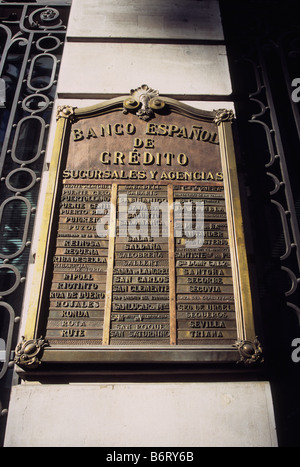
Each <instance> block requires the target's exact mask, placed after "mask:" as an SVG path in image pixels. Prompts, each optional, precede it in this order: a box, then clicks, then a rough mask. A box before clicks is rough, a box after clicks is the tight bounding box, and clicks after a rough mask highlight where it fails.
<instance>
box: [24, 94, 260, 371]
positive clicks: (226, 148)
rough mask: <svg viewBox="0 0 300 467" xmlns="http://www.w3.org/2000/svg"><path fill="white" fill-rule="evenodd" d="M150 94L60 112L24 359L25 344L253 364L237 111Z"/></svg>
mask: <svg viewBox="0 0 300 467" xmlns="http://www.w3.org/2000/svg"><path fill="white" fill-rule="evenodd" d="M153 92H154V91H153V90H151V89H150V88H148V87H147V86H142V87H141V88H139V89H137V90H135V91H134V92H133V93H132V95H131V96H129V97H128V96H123V97H120V98H116V99H112V100H110V101H107V102H104V103H102V104H99V105H98V106H94V107H89V108H86V109H74V108H71V107H68V106H65V107H62V108H59V109H58V120H59V122H58V129H57V139H56V145H55V148H54V152H53V154H54V155H53V162H52V165H51V167H50V175H49V186H48V192H47V193H48V195H47V196H48V197H47V199H46V202H45V208H44V224H45V228H44V230H43V232H42V233H41V240H40V245H41V246H40V252H39V253H38V255H37V258H38V260H37V265H36V269H37V275H36V280H35V281H34V287H33V292H32V300H31V305H30V310H31V318H30V319H29V320H28V323H27V331H26V336H25V337H24V342H25V343H24V342H23V343H22V344H20V349H21V350H20V352H19V353H22V349H25V348H26V345H27V342H30V345H29V347H30V348H32V349H33V348H38V349H44V347H45V352H44V356H43V359H44V361H45V362H56V361H68V362H74V361H82V362H84V361H88V362H98V361H99V362H100V361H102V358H103V359H104V360H105V361H108V360H109V361H118V362H120V361H122V362H123V361H127V360H126V359H128V358H129V359H130V361H133V358H134V359H136V361H139V362H151V361H153V359H155V361H158V362H162V361H164V362H170V361H172V362H173V361H174V362H176V361H177V360H178V359H179V361H181V362H183V361H186V362H191V361H193V362H194V361H197V362H199V361H201V359H203V361H205V362H207V361H214V362H216V361H231V360H234V361H236V355H237V352H238V353H239V355H240V356H241V359H242V360H243V361H245V362H247V363H248V362H252V361H257V360H259V359H260V355H261V351H260V345H259V343H258V341H257V340H256V338H255V330H254V322H253V316H252V301H251V293H250V285H249V277H248V269H247V268H248V266H247V258H246V250H245V243H244V233H243V220H242V215H241V207H240V198H239V190H238V182H237V174H236V166H235V155H234V147H233V139H232V133H231V120H232V117H233V115H232V112H231V111H226V110H221V111H217V112H205V111H200V110H197V109H194V108H192V107H189V106H186V105H184V104H181V103H179V102H178V101H175V100H174V99H170V98H161V97H158V96H157V94H155V93H154V94H153ZM38 334H39V335H42V338H40V339H38ZM36 339H38V340H36ZM32 342H34V344H32ZM114 349H115V350H116V352H114ZM121 349H123V353H122V352H121V353H120V352H118V350H121ZM128 349H130V350H128ZM143 349H144V350H143ZM147 349H148V350H149V349H150V350H151V352H152V353H151V354H149V353H148V350H147ZM180 349H182V350H180ZM128 352H129V353H128ZM132 352H133V353H132ZM153 352H154V353H153ZM166 352H167V353H166ZM178 352H179V353H178ZM182 352H183V353H182ZM184 352H186V353H184ZM36 353H38V352H37V351H36ZM133 355H134V357H133ZM123 356H124V357H123ZM36 358H37V357H36V355H35V356H34V359H36ZM26 359H28V355H27V354H26ZM20 360H21V357H19V360H18V363H19V361H20Z"/></svg>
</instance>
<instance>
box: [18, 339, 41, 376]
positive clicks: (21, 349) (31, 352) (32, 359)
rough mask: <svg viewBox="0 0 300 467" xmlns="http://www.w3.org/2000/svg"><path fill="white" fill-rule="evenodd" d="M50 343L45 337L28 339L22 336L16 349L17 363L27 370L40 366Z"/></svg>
mask: <svg viewBox="0 0 300 467" xmlns="http://www.w3.org/2000/svg"><path fill="white" fill-rule="evenodd" d="M48 345H49V343H48V341H46V340H45V339H43V337H40V338H39V339H30V340H26V339H25V337H24V336H22V340H21V342H20V343H19V344H18V345H17V347H16V350H15V358H14V362H15V364H16V365H18V366H19V367H21V368H23V369H25V370H28V369H35V368H38V367H39V365H40V364H41V360H40V359H41V356H42V354H43V350H44V348H45V347H47V346H48Z"/></svg>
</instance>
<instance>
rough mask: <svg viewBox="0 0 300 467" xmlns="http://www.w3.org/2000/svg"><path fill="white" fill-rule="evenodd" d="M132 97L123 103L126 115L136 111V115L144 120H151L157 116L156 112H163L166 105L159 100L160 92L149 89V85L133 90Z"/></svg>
mask: <svg viewBox="0 0 300 467" xmlns="http://www.w3.org/2000/svg"><path fill="white" fill-rule="evenodd" d="M130 94H131V97H128V98H127V99H125V100H124V102H123V108H124V113H125V114H126V113H128V111H131V112H132V111H134V112H135V111H136V115H137V116H138V117H139V118H141V119H142V120H146V121H147V120H150V119H151V118H153V117H154V116H155V114H154V110H155V111H157V110H161V109H163V108H164V107H165V103H164V102H163V101H162V100H161V99H159V98H158V96H159V92H158V91H155V90H154V89H152V88H149V86H147V84H142V86H140V87H139V88H137V89H131V91H130Z"/></svg>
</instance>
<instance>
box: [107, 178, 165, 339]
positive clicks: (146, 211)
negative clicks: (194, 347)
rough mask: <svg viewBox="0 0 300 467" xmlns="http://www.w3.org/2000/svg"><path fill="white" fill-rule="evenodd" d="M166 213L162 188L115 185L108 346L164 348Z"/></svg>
mask: <svg viewBox="0 0 300 467" xmlns="http://www.w3.org/2000/svg"><path fill="white" fill-rule="evenodd" d="M152 203H156V205H155V206H153V204H152ZM159 207H163V209H164V212H165V211H166V212H165V215H163V214H162V210H161V209H159ZM166 215H167V187H164V186H157V185H123V186H122V185H120V186H119V188H118V203H117V219H118V228H117V235H116V243H115V263H114V275H113V299H112V312H111V331H110V343H111V344H115V345H117V344H119V345H135V344H138V345H148V344H150V345H159V344H169V340H170V324H169V268H168V237H167V235H168V233H167V229H168V225H167V224H168V221H167V220H166ZM124 228H125V229H126V230H124ZM153 234H154V236H153Z"/></svg>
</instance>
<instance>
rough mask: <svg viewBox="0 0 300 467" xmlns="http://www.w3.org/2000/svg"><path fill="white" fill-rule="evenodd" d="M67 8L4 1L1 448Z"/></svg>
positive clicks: (0, 35)
mask: <svg viewBox="0 0 300 467" xmlns="http://www.w3.org/2000/svg"><path fill="white" fill-rule="evenodd" d="M68 3H70V2H68ZM68 3H67V2H60V3H59V4H58V2H56V3H55V5H53V6H52V5H51V4H50V5H49V4H47V5H43V4H41V3H39V2H38V3H35V2H6V1H0V149H1V158H0V203H1V204H0V431H1V433H0V443H1V442H2V438H3V434H4V428H5V419H6V417H5V415H6V414H7V409H8V403H9V394H10V388H11V384H12V379H13V370H12V366H13V365H12V363H11V362H12V360H13V355H12V352H13V349H14V348H15V346H16V344H17V336H18V325H19V322H20V314H21V308H22V300H23V291H24V283H25V281H26V271H27V267H28V261H29V252H30V243H31V237H32V231H33V226H34V218H35V210H36V205H37V200H38V194H39V182H40V179H41V175H42V171H43V164H44V154H45V148H46V143H47V137H48V128H49V123H50V118H51V114H52V110H53V101H54V98H55V93H56V84H57V78H58V73H59V68H60V59H61V55H62V51H63V46H64V40H65V35H66V28H67V22H68V16H69V9H70V5H69V4H68Z"/></svg>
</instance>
